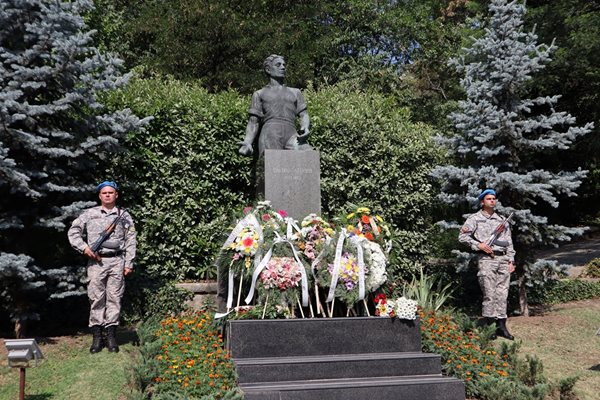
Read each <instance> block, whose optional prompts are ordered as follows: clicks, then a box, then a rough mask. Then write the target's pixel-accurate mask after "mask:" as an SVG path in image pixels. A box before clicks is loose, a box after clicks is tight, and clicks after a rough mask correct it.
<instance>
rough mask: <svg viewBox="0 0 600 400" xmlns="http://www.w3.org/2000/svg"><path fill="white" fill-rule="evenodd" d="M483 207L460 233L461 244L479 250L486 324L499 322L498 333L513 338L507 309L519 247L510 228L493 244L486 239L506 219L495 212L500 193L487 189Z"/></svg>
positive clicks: (482, 199) (483, 197)
mask: <svg viewBox="0 0 600 400" xmlns="http://www.w3.org/2000/svg"><path fill="white" fill-rule="evenodd" d="M479 201H480V202H481V210H480V211H479V212H477V213H475V214H471V215H470V216H469V217H468V218H467V220H466V221H465V223H464V225H463V226H462V228H461V230H460V233H459V235H458V240H459V241H460V242H461V243H464V244H466V245H468V246H469V247H470V248H471V250H473V251H476V252H477V256H478V267H479V271H478V273H477V277H478V280H479V285H480V286H481V291H482V292H483V304H482V315H483V318H484V321H485V323H487V324H490V325H491V324H493V323H495V324H496V326H497V328H496V335H497V336H502V337H505V338H507V339H510V340H513V339H514V337H513V336H512V335H511V334H510V332H509V331H508V329H507V328H506V317H507V316H506V308H507V298H508V286H509V284H510V274H511V273H512V272H513V271H514V270H515V265H514V262H515V250H514V248H513V243H512V238H511V234H510V227H508V228H507V229H505V230H504V231H503V232H502V233H501V234H500V237H499V238H498V239H497V241H496V242H494V243H493V244H492V245H491V246H488V244H486V241H488V239H489V238H490V237H491V236H492V234H493V233H494V230H495V229H496V228H497V227H498V226H499V225H500V224H502V223H503V221H504V219H503V218H502V217H501V216H500V215H498V214H497V213H495V212H494V208H495V207H496V192H495V191H494V190H492V189H486V190H484V191H483V192H482V193H481V194H480V195H479Z"/></svg>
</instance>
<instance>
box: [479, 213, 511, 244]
mask: <svg viewBox="0 0 600 400" xmlns="http://www.w3.org/2000/svg"><path fill="white" fill-rule="evenodd" d="M513 214H514V212H511V213H510V215H509V216H508V217H506V218H504V220H503V221H502V222H501V223H500V225H498V226H497V227H496V229H494V232H493V233H492V235H491V236H490V238H489V239H488V240H486V241H485V244H487V245H488V246H490V247H492V245H494V244H495V245H496V246H500V247H507V246H508V242H504V241H500V240H498V238H499V237H500V235H501V234H502V232H504V231H505V230H506V228H508V223H509V222H510V220H511V218H512V216H513Z"/></svg>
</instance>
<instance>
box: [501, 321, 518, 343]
mask: <svg viewBox="0 0 600 400" xmlns="http://www.w3.org/2000/svg"><path fill="white" fill-rule="evenodd" d="M496 326H497V328H496V335H498V336H501V337H503V338H506V339H508V340H515V337H514V336H513V335H511V334H510V332H509V331H508V329H507V328H506V318H501V319H498V320H496Z"/></svg>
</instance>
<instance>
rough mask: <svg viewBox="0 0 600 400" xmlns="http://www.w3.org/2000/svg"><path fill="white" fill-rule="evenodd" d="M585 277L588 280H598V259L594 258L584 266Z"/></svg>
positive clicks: (599, 274) (599, 263)
mask: <svg viewBox="0 0 600 400" xmlns="http://www.w3.org/2000/svg"><path fill="white" fill-rule="evenodd" d="M585 276H586V277H588V278H600V258H594V259H593V260H592V261H590V262H589V263H587V265H586V266H585Z"/></svg>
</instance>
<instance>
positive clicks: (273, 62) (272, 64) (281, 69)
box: [263, 54, 285, 78]
mask: <svg viewBox="0 0 600 400" xmlns="http://www.w3.org/2000/svg"><path fill="white" fill-rule="evenodd" d="M263 69H264V71H265V73H266V74H267V76H268V77H273V78H284V77H285V59H284V58H283V56H279V55H277V54H271V55H270V56H269V57H267V58H265V61H264V62H263Z"/></svg>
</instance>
